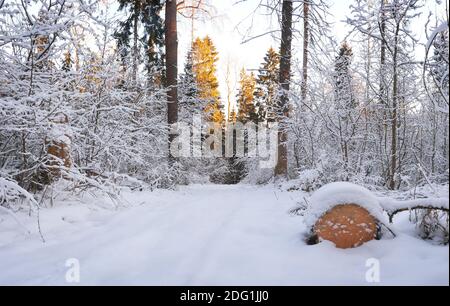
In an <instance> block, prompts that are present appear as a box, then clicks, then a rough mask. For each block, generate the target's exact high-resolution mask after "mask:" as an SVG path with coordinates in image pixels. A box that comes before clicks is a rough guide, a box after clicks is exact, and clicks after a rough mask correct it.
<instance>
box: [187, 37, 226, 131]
mask: <svg viewBox="0 0 450 306" xmlns="http://www.w3.org/2000/svg"><path fill="white" fill-rule="evenodd" d="M192 58H193V71H194V74H195V77H196V83H197V86H198V91H199V98H200V99H202V100H204V101H207V106H206V107H205V112H206V115H207V117H208V120H211V121H213V122H217V123H223V122H224V120H225V116H224V114H223V110H222V109H223V106H222V104H221V102H220V92H219V81H218V79H217V66H216V65H217V61H218V60H219V58H218V52H217V51H216V47H215V46H214V44H213V42H212V40H211V38H210V37H208V36H206V37H205V38H203V39H200V38H197V39H196V40H195V41H194V43H193V45H192Z"/></svg>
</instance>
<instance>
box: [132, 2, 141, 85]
mask: <svg viewBox="0 0 450 306" xmlns="http://www.w3.org/2000/svg"><path fill="white" fill-rule="evenodd" d="M139 1H140V0H135V3H134V18H133V76H132V77H133V86H137V73H138V53H139V50H138V38H139V33H138V23H139Z"/></svg>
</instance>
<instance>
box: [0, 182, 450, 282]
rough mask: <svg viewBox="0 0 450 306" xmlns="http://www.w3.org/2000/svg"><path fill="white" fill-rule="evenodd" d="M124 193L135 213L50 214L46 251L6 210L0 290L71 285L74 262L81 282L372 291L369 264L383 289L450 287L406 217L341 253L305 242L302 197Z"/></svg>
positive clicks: (200, 189)
mask: <svg viewBox="0 0 450 306" xmlns="http://www.w3.org/2000/svg"><path fill="white" fill-rule="evenodd" d="M123 196H124V198H126V199H127V201H128V202H130V204H132V205H131V206H132V207H128V208H123V209H119V210H116V211H111V210H106V209H101V208H100V206H101V205H93V204H92V203H90V204H89V205H86V204H85V205H83V204H80V203H76V202H74V201H66V202H65V203H57V205H56V207H54V208H52V209H43V210H42V211H41V225H42V231H43V234H44V236H45V239H46V243H45V244H44V243H42V242H41V241H40V240H39V236H38V235H37V233H36V231H35V230H33V229H34V228H36V226H35V219H34V218H29V217H27V216H26V215H25V214H23V215H20V214H19V217H20V219H21V221H22V222H23V223H24V224H25V225H26V226H27V227H29V228H30V229H31V230H32V231H33V233H32V235H25V234H24V233H23V230H22V229H21V228H20V227H18V226H17V224H16V223H15V222H14V221H13V220H12V218H11V217H10V216H8V215H6V214H3V213H2V212H0V285H13V284H19V285H31V284H38V285H40V284H58V285H65V284H67V282H66V280H65V275H66V272H67V269H68V268H67V267H66V266H65V264H66V261H67V259H69V258H76V259H78V260H79V262H80V276H81V284H82V285H99V284H101V285H109V284H112V285H121V284H129V285H350V284H351V285H373V284H370V283H368V282H367V281H366V273H367V270H368V268H367V267H366V263H367V260H369V259H371V258H375V259H377V260H379V262H380V280H381V283H380V284H381V285H448V284H449V249H448V247H443V246H436V245H432V244H431V243H429V242H425V241H422V240H420V239H417V238H416V236H415V233H414V227H413V226H412V225H410V224H409V223H408V222H407V216H403V217H399V218H398V219H397V220H396V221H397V223H396V224H395V227H394V228H395V230H396V231H397V232H398V233H399V236H398V237H397V238H395V239H385V240H382V241H373V242H370V243H368V244H366V245H364V246H362V247H360V248H357V249H352V250H338V249H336V248H334V246H333V245H332V244H331V243H327V242H324V243H321V244H319V245H316V246H307V245H305V243H304V241H303V236H304V234H305V233H306V228H305V226H304V225H303V222H302V217H293V216H290V215H289V214H288V210H289V209H290V208H292V207H293V206H295V203H296V202H297V201H300V200H301V199H302V197H303V194H301V193H300V192H286V191H284V192H282V191H280V190H277V189H274V188H273V187H254V186H242V185H238V186H190V187H182V188H180V190H178V191H156V192H134V193H128V194H123ZM97 201H98V202H99V204H100V202H104V201H105V199H98V200H97ZM93 208H95V209H93Z"/></svg>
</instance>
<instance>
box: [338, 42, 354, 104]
mask: <svg viewBox="0 0 450 306" xmlns="http://www.w3.org/2000/svg"><path fill="white" fill-rule="evenodd" d="M352 57H353V50H352V48H351V47H350V46H349V45H348V43H347V42H344V43H343V44H342V46H341V48H340V50H339V54H338V56H337V57H336V61H335V65H334V69H335V75H334V79H335V89H334V90H335V99H336V102H337V104H338V108H339V109H353V108H355V106H356V105H355V97H354V93H353V89H352V76H351V74H350V64H351V62H352Z"/></svg>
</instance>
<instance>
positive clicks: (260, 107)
mask: <svg viewBox="0 0 450 306" xmlns="http://www.w3.org/2000/svg"><path fill="white" fill-rule="evenodd" d="M279 75H280V55H279V54H278V53H277V52H276V51H275V50H274V49H273V48H270V49H269V50H268V51H267V53H266V56H265V57H264V62H263V63H262V64H261V68H260V69H259V73H258V78H257V81H256V91H255V105H256V108H257V112H258V120H259V121H261V122H266V121H267V122H274V121H275V120H276V97H277V92H278V86H279Z"/></svg>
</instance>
